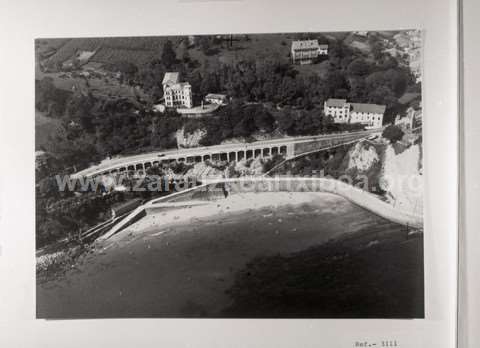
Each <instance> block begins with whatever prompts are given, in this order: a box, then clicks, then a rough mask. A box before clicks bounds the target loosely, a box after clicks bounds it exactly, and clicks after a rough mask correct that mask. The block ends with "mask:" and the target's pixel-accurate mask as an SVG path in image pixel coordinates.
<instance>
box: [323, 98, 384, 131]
mask: <svg viewBox="0 0 480 348" xmlns="http://www.w3.org/2000/svg"><path fill="white" fill-rule="evenodd" d="M385 109H386V106H385V105H378V104H365V103H350V102H348V101H347V100H346V99H335V98H330V99H328V100H327V101H325V103H324V106H323V112H324V114H325V115H327V116H331V117H333V120H334V122H335V123H346V124H355V123H357V124H362V125H364V126H366V127H368V128H381V127H382V124H383V116H384V114H385Z"/></svg>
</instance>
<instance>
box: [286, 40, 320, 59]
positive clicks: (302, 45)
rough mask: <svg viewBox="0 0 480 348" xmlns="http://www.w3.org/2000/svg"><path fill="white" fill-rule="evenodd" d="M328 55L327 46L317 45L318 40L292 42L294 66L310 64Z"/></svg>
mask: <svg viewBox="0 0 480 348" xmlns="http://www.w3.org/2000/svg"><path fill="white" fill-rule="evenodd" d="M327 54H328V45H319V44H318V40H297V41H293V42H292V49H291V55H292V61H293V63H294V64H297V63H298V64H312V63H313V62H314V61H315V59H317V58H318V56H322V55H327Z"/></svg>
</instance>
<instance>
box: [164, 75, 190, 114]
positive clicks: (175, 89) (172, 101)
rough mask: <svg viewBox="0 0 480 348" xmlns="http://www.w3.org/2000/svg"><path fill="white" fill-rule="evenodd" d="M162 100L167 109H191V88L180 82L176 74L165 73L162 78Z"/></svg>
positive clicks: (186, 83) (187, 84)
mask: <svg viewBox="0 0 480 348" xmlns="http://www.w3.org/2000/svg"><path fill="white" fill-rule="evenodd" d="M162 85H163V98H164V99H165V106H166V107H167V108H189V109H190V108H191V107H192V106H193V102H192V86H191V85H190V84H189V83H188V82H180V74H179V73H178V72H167V73H165V76H164V77H163V81H162Z"/></svg>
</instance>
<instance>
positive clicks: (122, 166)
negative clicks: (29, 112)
mask: <svg viewBox="0 0 480 348" xmlns="http://www.w3.org/2000/svg"><path fill="white" fill-rule="evenodd" d="M379 132H381V129H380V130H379V129H374V130H367V131H359V132H350V133H339V134H329V135H318V136H307V137H285V138H281V139H274V140H266V141H256V142H251V143H235V144H225V145H215V146H207V147H195V148H189V149H179V150H170V151H164V152H154V153H147V154H142V155H134V156H125V157H120V158H115V159H109V160H105V161H103V162H101V163H100V164H98V165H94V166H92V167H90V168H87V169H85V170H82V171H80V172H78V173H76V174H74V175H72V177H80V176H84V177H94V176H99V175H115V174H123V173H129V174H131V173H137V174H140V175H141V174H144V173H145V172H146V170H147V169H149V168H151V167H154V166H159V167H164V166H168V165H169V164H170V163H172V162H183V163H187V164H195V163H200V162H205V161H241V160H244V159H251V158H259V157H260V158H270V157H272V156H274V155H276V154H279V155H282V156H284V157H285V158H286V159H288V158H291V157H295V156H298V155H300V154H303V153H308V152H313V151H319V150H322V149H326V148H330V147H333V146H338V145H342V144H345V143H349V142H352V141H356V140H361V139H364V138H366V137H368V136H370V135H372V134H374V133H379Z"/></svg>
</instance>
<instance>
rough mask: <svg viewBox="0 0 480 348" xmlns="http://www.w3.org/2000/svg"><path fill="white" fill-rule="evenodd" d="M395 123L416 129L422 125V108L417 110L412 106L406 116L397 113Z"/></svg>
mask: <svg viewBox="0 0 480 348" xmlns="http://www.w3.org/2000/svg"><path fill="white" fill-rule="evenodd" d="M395 125H396V126H399V127H402V128H404V129H415V128H418V127H420V126H421V125H422V110H421V109H419V110H415V109H414V108H412V107H410V108H408V109H407V114H406V115H405V116H404V117H401V116H400V115H397V116H396V117H395Z"/></svg>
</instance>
